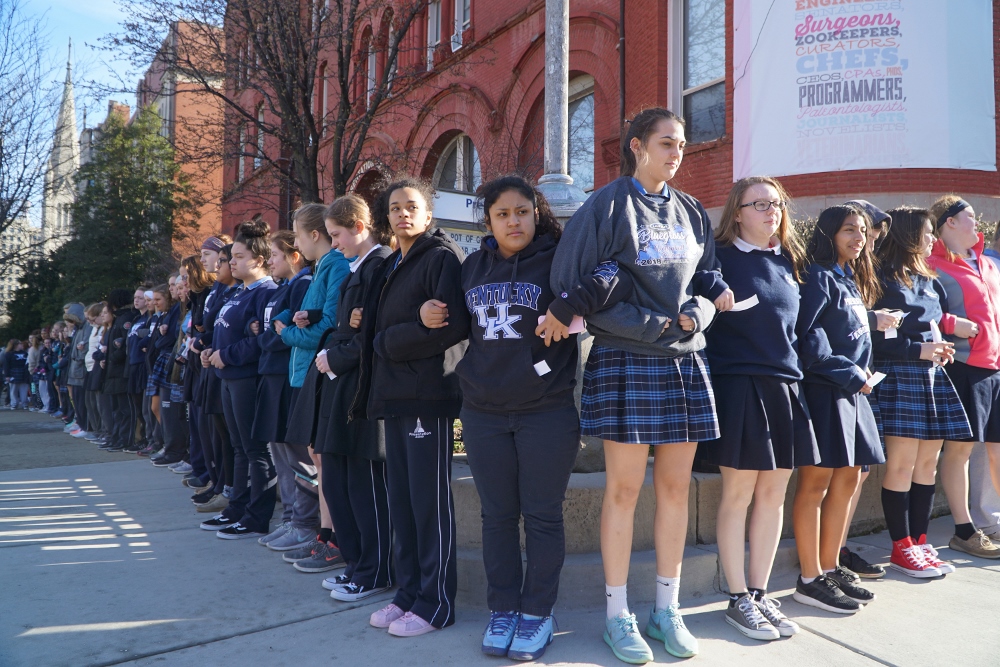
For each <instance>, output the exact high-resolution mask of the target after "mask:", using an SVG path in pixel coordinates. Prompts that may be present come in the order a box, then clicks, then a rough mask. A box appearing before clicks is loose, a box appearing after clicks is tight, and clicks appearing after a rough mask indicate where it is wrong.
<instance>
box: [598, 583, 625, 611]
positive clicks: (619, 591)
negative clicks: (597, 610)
mask: <svg viewBox="0 0 1000 667" xmlns="http://www.w3.org/2000/svg"><path fill="white" fill-rule="evenodd" d="M626 588H628V586H608V585H607V584H605V586H604V593H605V595H607V598H608V618H614V617H615V616H617V615H618V614H622V613H625V614H627V613H628V594H627V593H626V591H625V589H626Z"/></svg>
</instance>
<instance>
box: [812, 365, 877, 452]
mask: <svg viewBox="0 0 1000 667" xmlns="http://www.w3.org/2000/svg"><path fill="white" fill-rule="evenodd" d="M802 387H803V390H804V393H805V397H806V404H807V405H808V406H809V415H810V417H811V418H812V423H813V430H814V431H815V433H816V444H817V445H818V446H819V457H820V460H819V463H817V464H816V465H818V466H819V467H821V468H849V467H854V466H865V465H868V466H870V465H875V464H877V463H885V452H884V451H883V450H882V441H881V439H880V438H879V433H878V423H877V422H876V420H875V413H874V412H873V411H872V407H871V405H870V404H869V402H868V397H867V396H865V395H864V394H850V393H848V392H846V391H844V390H843V389H840V388H839V387H834V386H832V385H828V384H822V383H819V382H803V383H802Z"/></svg>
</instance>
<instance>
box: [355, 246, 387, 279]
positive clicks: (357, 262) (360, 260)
mask: <svg viewBox="0 0 1000 667" xmlns="http://www.w3.org/2000/svg"><path fill="white" fill-rule="evenodd" d="M381 247H382V244H381V243H376V244H375V245H373V246H372V247H371V249H370V250H369V251H368V252H366V253H365V254H364V255H362V256H361V257H358V258H357V259H356V260H354V261H353V262H351V263H350V265H349V266H348V267H347V268H349V269H350V270H351V273H356V272H357V270H358V269H360V268H361V265H362V264H363V263H364V261H365V260H366V259H368V255H370V254H372V253H373V252H375V251H376V250H378V249H379V248H381Z"/></svg>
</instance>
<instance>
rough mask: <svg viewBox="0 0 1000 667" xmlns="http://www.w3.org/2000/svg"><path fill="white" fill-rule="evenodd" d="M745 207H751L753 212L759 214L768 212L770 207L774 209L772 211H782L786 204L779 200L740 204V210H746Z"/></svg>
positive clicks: (761, 200)
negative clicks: (755, 211) (758, 212)
mask: <svg viewBox="0 0 1000 667" xmlns="http://www.w3.org/2000/svg"><path fill="white" fill-rule="evenodd" d="M747 206H753V207H754V210H757V211H760V212H761V213H763V212H764V211H767V210H769V209H770V208H771V207H772V206H773V207H774V210H776V211H781V210H784V209H785V208H786V207H787V206H788V202H786V201H781V200H779V201H765V200H763V199H758V200H757V201H752V202H750V203H749V204H740V208H746V207H747Z"/></svg>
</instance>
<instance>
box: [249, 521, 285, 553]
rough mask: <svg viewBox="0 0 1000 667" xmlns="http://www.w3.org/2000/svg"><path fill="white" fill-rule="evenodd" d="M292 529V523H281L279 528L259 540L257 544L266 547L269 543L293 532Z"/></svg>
mask: <svg viewBox="0 0 1000 667" xmlns="http://www.w3.org/2000/svg"><path fill="white" fill-rule="evenodd" d="M291 528H292V522H291V521H282V522H281V523H279V524H278V527H277V528H275V529H274V530H272V531H271V532H270V533H268V534H267V535H265V536H264V537H262V538H260V539H259V540H257V544H261V545H263V546H265V547H266V546H267V543H268V542H273V541H274V540H276V539H278V538H279V537H281V536H282V535H284V534H285V533H287V532H288V531H289V530H291Z"/></svg>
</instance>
